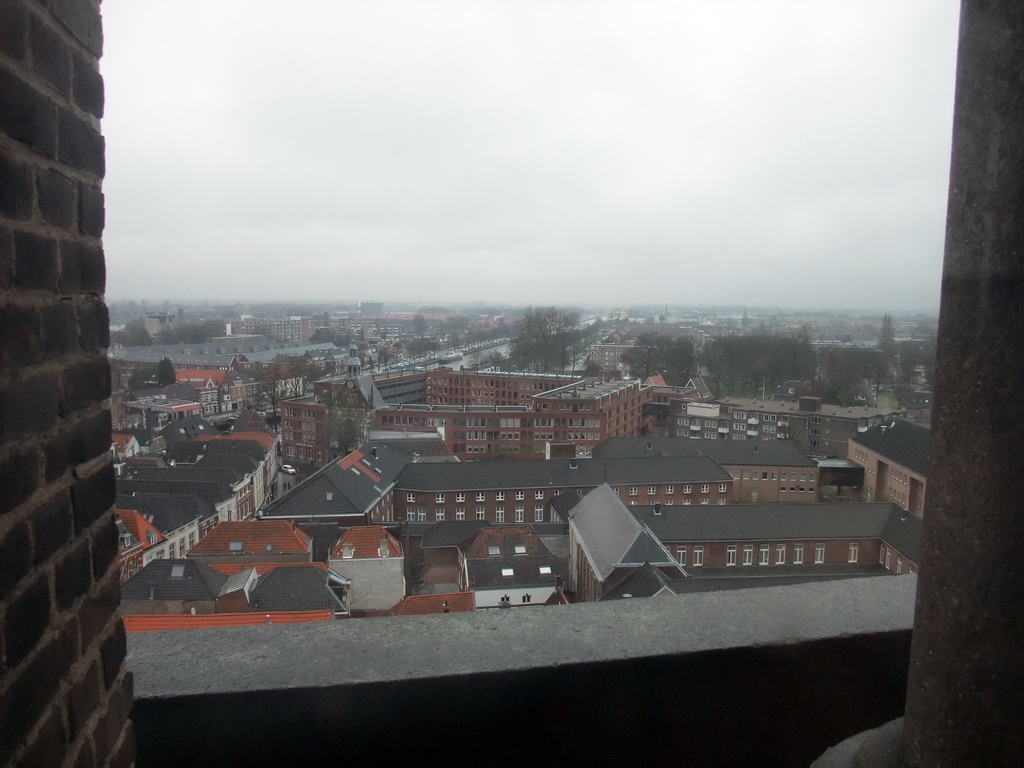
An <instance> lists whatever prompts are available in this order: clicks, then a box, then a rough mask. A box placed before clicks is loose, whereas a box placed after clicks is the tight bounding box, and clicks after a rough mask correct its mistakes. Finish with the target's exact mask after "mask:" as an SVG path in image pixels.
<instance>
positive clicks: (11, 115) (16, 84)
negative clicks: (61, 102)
mask: <svg viewBox="0 0 1024 768" xmlns="http://www.w3.org/2000/svg"><path fill="white" fill-rule="evenodd" d="M0 93H2V94H3V95H4V108H3V109H2V110H0V132H3V133H6V134H7V135H8V136H10V137H11V138H12V139H14V140H15V141H18V142H21V143H22V144H24V145H26V146H28V147H31V148H32V149H35V150H36V151H38V152H42V153H43V154H44V155H46V156H47V157H54V156H55V155H56V154H57V107H56V105H55V104H54V103H53V102H52V101H50V99H49V98H47V97H46V96H44V95H43V94H41V93H38V92H37V91H35V90H33V88H32V87H31V86H30V85H29V84H28V83H26V82H25V81H24V80H22V79H21V78H20V77H18V76H17V75H16V74H14V73H13V72H11V71H10V70H8V69H7V68H5V67H4V66H2V65H0Z"/></svg>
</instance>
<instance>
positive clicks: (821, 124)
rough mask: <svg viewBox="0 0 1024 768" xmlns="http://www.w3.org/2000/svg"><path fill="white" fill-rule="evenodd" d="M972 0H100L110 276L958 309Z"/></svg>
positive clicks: (120, 280) (538, 299)
mask: <svg viewBox="0 0 1024 768" xmlns="http://www.w3.org/2000/svg"><path fill="white" fill-rule="evenodd" d="M957 7H958V2H957V0H877V1H876V0H804V1H803V2H796V1H794V0H751V1H749V2H747V1H745V0H716V2H707V0H702V1H701V2H696V1H694V0H678V1H677V2H648V1H641V0H632V1H627V0H616V1H615V2H597V1H596V0H585V1H582V2H560V1H558V0H546V1H544V2H540V1H539V0H537V1H535V2H529V1H524V0H520V1H519V2H511V1H509V2H485V0H466V1H465V2H439V1H438V0H414V1H413V2H391V1H389V0H368V2H350V1H349V0H325V1H323V2H321V1H320V0H292V1H291V2H281V0H276V1H275V2H263V1H262V0H175V2H173V3H172V2H166V0H104V2H103V6H102V9H103V17H104V26H105V38H106V42H105V54H104V58H103V61H102V65H101V66H102V71H103V74H104V77H105V81H106V88H107V106H106V116H105V117H104V120H103V129H104V133H105V134H106V137H107V179H106V182H105V192H106V195H107V228H106V232H105V234H104V240H105V246H106V253H107V267H108V296H109V298H110V299H124V298H136V299H138V298H148V299H165V298H167V299H172V300H173V299H178V300H182V299H194V300H203V299H208V300H215V299H239V300H245V299H247V298H251V299H274V298H281V299H302V298H309V299H315V300H324V299H339V300H355V299H366V300H370V299H377V300H383V301H384V302H385V303H387V302H389V301H410V300H411V301H431V302H454V301H472V300H484V301H504V302H516V303H523V304H527V303H533V304H552V303H554V304H588V303H608V304H612V305H620V304H621V305H628V304H639V303H650V304H661V303H664V302H671V303H692V304H726V303H728V304H747V305H750V306H754V305H761V306H764V305H779V306H782V307H792V308H821V307H830V306H832V307H852V308H865V309H884V310H893V311H901V310H920V311H929V312H931V311H937V308H938V291H939V274H940V268H941V261H942V242H943V227H944V216H945V201H946V190H947V179H948V169H949V145H950V129H951V121H952V106H953V80H954V69H955V57H956V28H957Z"/></svg>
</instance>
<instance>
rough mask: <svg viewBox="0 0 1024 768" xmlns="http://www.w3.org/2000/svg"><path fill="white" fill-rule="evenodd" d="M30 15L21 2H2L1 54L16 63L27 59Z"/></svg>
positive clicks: (5, 0)
mask: <svg viewBox="0 0 1024 768" xmlns="http://www.w3.org/2000/svg"><path fill="white" fill-rule="evenodd" d="M27 37H28V13H27V12H26V11H25V7H24V5H23V4H22V3H21V2H19V0H0V52H3V53H5V54H7V55H8V56H10V57H11V58H12V59H14V60H15V61H22V60H24V59H25V54H26V53H27V52H28V46H27V45H26V43H25V41H26V39H27Z"/></svg>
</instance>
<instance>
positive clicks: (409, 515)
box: [405, 509, 416, 523]
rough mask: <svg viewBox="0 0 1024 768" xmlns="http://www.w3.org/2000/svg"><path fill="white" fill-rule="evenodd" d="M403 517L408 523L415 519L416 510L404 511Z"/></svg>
mask: <svg viewBox="0 0 1024 768" xmlns="http://www.w3.org/2000/svg"><path fill="white" fill-rule="evenodd" d="M405 519H406V520H408V521H409V522H410V523H412V522H414V521H415V520H416V510H415V509H410V510H407V511H406V513H405Z"/></svg>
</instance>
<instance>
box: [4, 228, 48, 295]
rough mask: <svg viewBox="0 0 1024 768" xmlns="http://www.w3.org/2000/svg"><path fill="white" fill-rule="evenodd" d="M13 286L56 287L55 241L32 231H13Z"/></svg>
mask: <svg viewBox="0 0 1024 768" xmlns="http://www.w3.org/2000/svg"><path fill="white" fill-rule="evenodd" d="M14 286H15V287H16V288H29V289H33V290H38V291H54V290H56V289H57V242H56V241H55V240H53V239H51V238H49V237H44V236H43V235H37V234H35V233H34V232H15V233H14Z"/></svg>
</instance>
